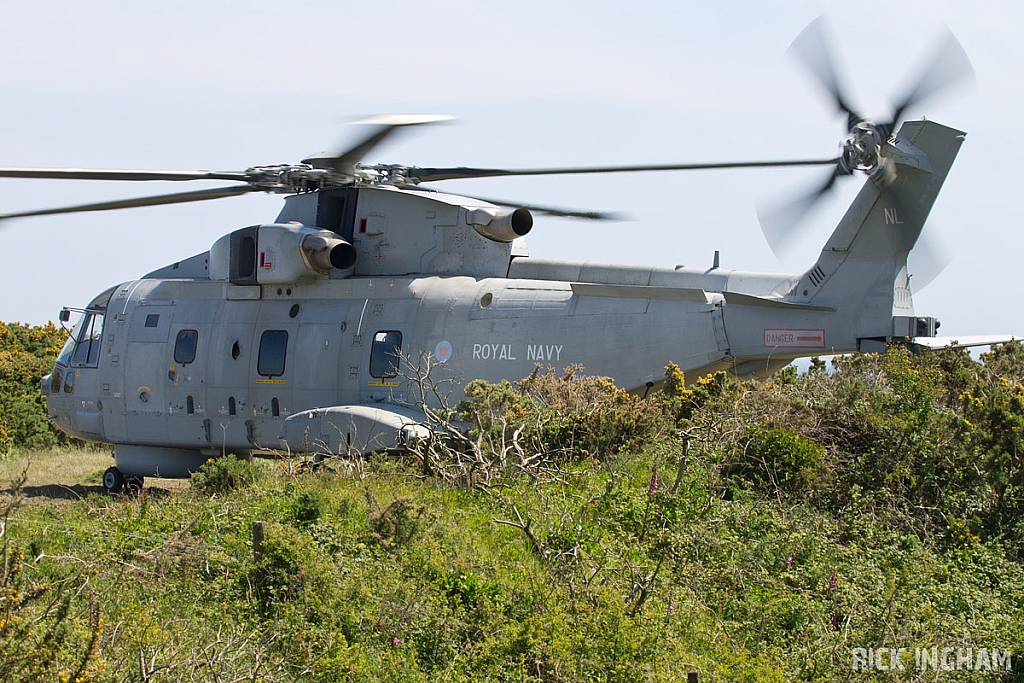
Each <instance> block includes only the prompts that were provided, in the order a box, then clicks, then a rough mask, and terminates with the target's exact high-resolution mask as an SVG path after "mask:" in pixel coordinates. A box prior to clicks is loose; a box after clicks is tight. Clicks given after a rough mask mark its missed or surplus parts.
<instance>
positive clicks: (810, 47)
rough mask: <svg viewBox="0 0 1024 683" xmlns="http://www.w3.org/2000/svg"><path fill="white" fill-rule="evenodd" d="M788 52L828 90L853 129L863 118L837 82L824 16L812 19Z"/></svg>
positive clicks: (851, 129)
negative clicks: (826, 35)
mask: <svg viewBox="0 0 1024 683" xmlns="http://www.w3.org/2000/svg"><path fill="white" fill-rule="evenodd" d="M789 52H790V53H791V54H793V56H795V57H797V58H798V59H800V61H802V62H803V63H804V65H805V66H806V67H807V68H808V69H809V70H810V72H811V73H812V74H814V76H815V77H816V78H817V79H818V81H819V82H820V83H821V85H822V86H823V87H824V88H825V90H826V91H828V94H829V95H831V97H832V100H833V101H834V102H835V105H836V107H837V108H838V109H839V111H841V112H843V113H845V114H846V116H847V128H848V129H849V130H850V131H853V127H854V126H855V125H857V124H858V123H859V122H861V121H862V120H863V118H862V117H861V116H860V115H859V114H858V113H857V112H855V111H854V110H853V107H852V106H851V105H850V100H849V99H848V98H847V97H846V93H845V92H844V91H843V87H842V86H841V84H840V82H839V75H838V73H837V71H836V68H835V60H833V59H832V53H831V51H830V50H829V47H828V41H827V40H826V37H825V22H824V17H818V18H817V19H815V20H814V21H812V22H811V23H810V24H809V25H808V26H807V28H805V29H804V30H803V31H802V32H801V33H800V35H798V36H797V37H796V40H794V41H793V44H792V45H791V46H790V48H789Z"/></svg>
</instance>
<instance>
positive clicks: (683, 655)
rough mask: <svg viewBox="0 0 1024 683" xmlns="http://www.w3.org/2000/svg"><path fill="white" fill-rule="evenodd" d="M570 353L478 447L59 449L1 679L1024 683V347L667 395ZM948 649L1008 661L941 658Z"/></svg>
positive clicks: (25, 487)
mask: <svg viewBox="0 0 1024 683" xmlns="http://www.w3.org/2000/svg"><path fill="white" fill-rule="evenodd" d="M815 367H816V368H817V366H815ZM574 372H575V370H574V369H570V371H568V372H566V373H565V374H563V375H560V376H556V375H555V374H554V373H551V372H549V373H547V374H541V373H537V374H535V375H534V376H532V377H531V378H528V379H527V380H524V381H523V382H521V383H519V384H517V385H512V384H508V383H503V384H499V385H486V384H483V383H473V384H472V385H471V386H470V389H471V391H468V392H467V393H468V394H470V395H471V398H472V402H471V403H469V404H465V405H462V406H460V411H461V417H462V418H463V419H466V420H467V421H469V422H470V423H472V424H473V425H474V428H475V429H474V431H473V432H472V433H471V435H470V437H471V438H472V439H474V440H477V442H478V443H479V444H480V445H481V447H480V450H479V451H478V452H476V453H475V454H473V455H470V454H469V453H467V452H460V453H456V452H455V451H453V450H451V449H450V448H447V447H446V446H445V444H443V443H428V444H426V445H424V446H423V448H421V449H419V450H417V451H416V452H415V453H412V454H410V455H408V456H406V457H402V458H370V459H368V460H367V461H365V462H350V461H333V462H332V463H331V468H333V471H318V472H307V473H302V474H300V473H299V472H301V471H302V468H301V467H299V466H298V465H299V463H298V462H297V461H292V460H288V459H280V460H276V461H275V460H263V461H255V462H252V463H248V462H244V461H238V460H236V459H234V458H224V459H220V460H217V461H214V462H210V463H207V465H206V466H204V468H203V470H202V472H201V473H199V474H198V475H197V476H196V477H194V478H193V481H192V482H191V484H189V483H182V482H165V481H157V480H153V481H147V488H146V490H145V492H144V493H143V494H142V495H141V496H138V497H131V496H114V497H111V496H107V495H105V494H103V493H101V492H100V487H99V485H98V476H99V473H100V472H102V470H103V469H105V468H106V467H107V466H109V464H110V460H109V455H107V454H105V453H104V452H100V451H87V452H78V451H73V450H66V451H59V450H57V451H47V452H37V453H34V454H32V456H31V458H29V459H30V460H31V463H30V465H29V467H28V470H27V476H28V477H29V479H28V481H27V482H23V483H22V484H20V485H19V484H17V483H12V484H10V485H8V486H6V487H4V488H3V490H2V491H0V543H2V548H0V560H2V566H0V680H3V681H12V682H20V681H38V680H82V681H103V682H111V683H113V682H120V681H125V682H127V681H140V680H145V681H162V680H166V681H241V680H251V681H255V680H260V681H266V682H272V681H332V682H333V681H503V682H504V681H530V682H544V683H575V682H577V681H579V682H582V681H622V682H627V681H628V682H630V683H633V682H634V681H678V680H681V679H682V680H685V677H686V674H687V673H688V672H690V671H697V672H699V673H700V676H701V680H702V681H833V680H853V681H860V680H865V681H874V680H906V681H917V680H929V681H930V680H941V681H975V680H991V681H1000V682H1002V681H1024V665H1022V664H1021V663H1020V662H1019V661H1018V659H1016V657H1017V655H1020V654H1021V653H1024V459H1022V457H1021V456H1022V453H1024V347H1022V346H1021V345H1019V344H1018V345H1007V346H1006V347H1003V348H1002V349H1001V350H999V351H997V352H994V353H993V354H990V355H988V356H986V359H985V363H984V364H981V363H977V362H976V361H974V360H972V359H971V358H970V357H969V356H967V355H966V354H965V353H961V352H958V351H946V352H942V353H938V354H929V355H921V356H913V355H911V354H908V353H906V352H904V351H900V350H894V351H892V352H890V353H888V354H885V355H882V356H871V355H868V356H859V357H856V358H851V359H847V360H844V361H840V364H839V367H837V368H836V369H835V373H834V374H833V375H831V376H830V375H828V374H827V373H824V372H823V371H821V370H820V368H817V369H816V370H815V371H813V372H811V373H809V374H808V375H805V376H797V375H796V374H795V373H791V372H783V373H780V374H779V375H777V376H776V377H775V378H773V379H772V380H771V381H770V382H765V383H739V382H736V381H735V380H731V379H729V378H728V377H726V376H725V375H716V376H713V377H711V376H709V377H705V378H700V379H698V380H697V382H695V383H693V384H690V385H687V384H686V382H685V378H684V377H683V376H682V373H681V372H679V371H678V368H675V369H673V368H672V367H670V368H669V369H668V371H667V373H666V377H667V380H668V381H667V382H666V390H665V392H664V393H661V394H656V395H654V396H652V397H651V398H649V399H646V400H642V399H640V398H639V397H635V396H631V395H629V394H627V393H625V392H622V391H619V390H617V389H616V388H615V387H614V386H613V385H612V384H611V383H610V382H609V381H607V380H604V379H600V378H597V379H595V378H589V379H587V378H583V379H580V378H576V377H574ZM449 445H450V444H449ZM25 461H26V460H25V458H24V457H23V456H22V455H19V454H15V455H14V456H12V457H10V458H8V459H7V460H6V461H3V462H0V467H2V469H0V472H3V474H4V476H6V477H10V478H12V479H14V480H15V481H17V479H18V477H20V475H21V472H23V471H24V462H25ZM68 492H70V493H68ZM257 522H258V523H260V527H261V528H262V530H263V532H262V540H261V541H259V542H257V541H256V537H254V531H253V530H254V523H257ZM892 648H903V649H905V651H906V653H907V654H906V659H905V660H903V664H904V667H905V668H904V669H902V670H897V671H879V670H874V671H871V672H854V671H853V670H852V664H853V661H854V656H855V653H856V652H857V650H858V649H862V650H863V651H864V652H866V651H867V650H869V649H870V650H873V651H879V650H881V649H886V650H889V649H892ZM932 648H935V649H936V651H937V652H940V651H941V650H942V649H943V648H949V649H950V650H949V651H950V652H960V653H966V652H967V651H968V649H970V650H971V652H974V653H976V652H978V651H979V650H982V649H984V650H985V651H986V652H989V651H991V650H992V649H993V648H998V649H999V651H1000V652H1001V653H1002V652H1006V651H1009V652H1012V653H1014V655H1013V657H1014V659H1012V661H1011V666H1012V670H1011V671H999V672H992V671H971V670H965V669H961V670H949V671H938V672H936V671H934V670H930V671H921V670H919V669H915V668H914V653H915V650H919V649H928V650H931V649H932ZM954 664H955V661H954Z"/></svg>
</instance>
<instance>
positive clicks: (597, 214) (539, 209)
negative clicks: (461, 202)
mask: <svg viewBox="0 0 1024 683" xmlns="http://www.w3.org/2000/svg"><path fill="white" fill-rule="evenodd" d="M473 198H474V199H479V200H480V201H484V202H488V203H490V204H496V205H498V206H509V207H515V208H517V209H526V210H528V211H532V212H534V213H542V214H544V215H546V216H555V217H556V218H580V219H583V220H588V221H624V220H626V217H625V216H623V215H622V214H620V213H611V212H607V211H582V210H579V209H566V208H561V207H557V206H541V205H538V204H523V203H522V202H507V201H505V200H503V199H486V198H484V197H476V196H474V197H473Z"/></svg>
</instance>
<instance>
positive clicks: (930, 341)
mask: <svg viewBox="0 0 1024 683" xmlns="http://www.w3.org/2000/svg"><path fill="white" fill-rule="evenodd" d="M1021 338H1022V337H1021V336H1020V335H1012V334H1002V335H998V334H997V335H968V336H963V337H913V338H911V340H910V343H911V344H915V345H917V346H923V347H925V348H927V349H945V348H953V349H966V348H971V347H974V346H992V345H993V344H1008V343H1009V342H1012V341H1014V340H1018V339H1021Z"/></svg>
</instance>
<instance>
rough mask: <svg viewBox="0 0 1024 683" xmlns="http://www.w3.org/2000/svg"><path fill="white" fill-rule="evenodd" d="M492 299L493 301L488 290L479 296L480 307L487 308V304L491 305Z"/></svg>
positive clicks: (492, 296)
mask: <svg viewBox="0 0 1024 683" xmlns="http://www.w3.org/2000/svg"><path fill="white" fill-rule="evenodd" d="M492 301H494V295H493V294H491V293H490V292H487V293H486V294H484V295H483V296H482V297H480V308H487V307H488V306H490V305H491V302H492Z"/></svg>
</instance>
